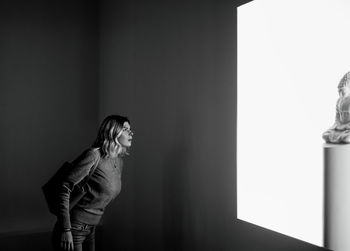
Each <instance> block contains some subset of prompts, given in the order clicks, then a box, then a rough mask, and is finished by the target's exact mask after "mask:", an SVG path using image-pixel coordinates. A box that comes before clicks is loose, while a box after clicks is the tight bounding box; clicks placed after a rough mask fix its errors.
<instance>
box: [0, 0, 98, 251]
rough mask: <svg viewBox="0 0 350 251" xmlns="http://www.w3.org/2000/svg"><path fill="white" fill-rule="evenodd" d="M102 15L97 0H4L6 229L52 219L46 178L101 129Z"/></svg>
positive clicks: (1, 214) (2, 228) (0, 78)
mask: <svg viewBox="0 0 350 251" xmlns="http://www.w3.org/2000/svg"><path fill="white" fill-rule="evenodd" d="M96 16H97V13H96V3H95V2H94V1H90V2H89V1H73V2H72V1H1V2H0V113H1V123H0V159H1V167H0V188H1V189H0V198H1V202H0V222H1V224H0V233H4V232H12V231H27V230H29V231H32V230H33V231H34V230H35V231H36V230H39V229H45V228H46V229H47V228H48V227H49V226H51V224H52V220H53V218H52V216H51V215H50V214H49V213H48V212H47V208H46V205H45V204H44V201H43V196H42V193H41V190H40V186H41V185H42V184H43V183H44V182H45V181H46V180H47V179H48V178H49V176H50V175H52V174H53V172H54V171H55V169H57V168H58V166H59V165H60V164H61V162H63V161H64V160H66V159H71V158H73V157H74V156H75V155H76V154H78V153H79V152H80V151H81V150H82V148H84V147H86V146H88V145H90V143H91V142H92V141H93V139H94V137H95V133H96V128H97V123H98V121H97V112H98V104H97V102H98V94H97V78H98V75H97V72H98V70H97V63H98V61H97V52H98V51H97V18H96ZM0 249H1V248H0Z"/></svg>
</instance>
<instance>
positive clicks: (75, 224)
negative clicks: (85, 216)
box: [71, 221, 95, 230]
mask: <svg viewBox="0 0 350 251" xmlns="http://www.w3.org/2000/svg"><path fill="white" fill-rule="evenodd" d="M94 227H95V225H90V224H85V223H82V222H78V221H72V222H71V228H72V229H75V230H91V229H92V228H94Z"/></svg>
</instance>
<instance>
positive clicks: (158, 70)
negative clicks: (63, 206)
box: [99, 0, 322, 251]
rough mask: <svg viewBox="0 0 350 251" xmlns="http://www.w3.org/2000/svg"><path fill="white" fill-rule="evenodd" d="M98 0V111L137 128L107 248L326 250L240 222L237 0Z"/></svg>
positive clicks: (107, 227)
mask: <svg viewBox="0 0 350 251" xmlns="http://www.w3.org/2000/svg"><path fill="white" fill-rule="evenodd" d="M100 3H101V9H100V26H99V27H100V49H101V53H100V82H99V83H100V97H99V99H100V101H101V102H100V116H101V118H102V117H103V116H105V115H107V114H109V113H122V114H127V115H129V116H130V119H131V123H132V127H133V129H134V130H135V137H134V147H133V149H132V151H131V156H130V157H129V160H127V161H126V169H125V171H124V177H123V186H124V187H123V190H122V193H121V194H120V196H119V197H118V199H117V201H116V203H114V204H112V205H110V208H109V210H108V212H107V213H106V215H105V218H104V231H105V234H104V235H103V237H104V243H105V244H106V247H107V246H109V247H111V248H120V249H122V250H201V251H202V250H249V251H252V250H322V249H319V248H317V247H315V246H312V245H309V244H306V243H303V242H301V241H297V240H295V239H292V238H289V237H286V236H282V235H280V234H277V233H274V232H271V231H268V230H264V229H262V228H260V227H257V226H253V225H251V224H246V223H244V222H240V221H238V220H236V166H235V164H236V149H235V146H236V9H235V2H234V1H225V0H223V1H217V0H202V1H156V0H152V1H142V0H134V1H107V0H105V1H101V2H100ZM238 3H242V1H237V2H236V4H238Z"/></svg>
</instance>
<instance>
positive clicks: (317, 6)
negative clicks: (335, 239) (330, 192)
mask: <svg viewBox="0 0 350 251" xmlns="http://www.w3.org/2000/svg"><path fill="white" fill-rule="evenodd" d="M349 10H350V1H347V0H255V1H252V2H250V3H248V4H245V5H242V6H240V7H239V8H238V34H237V35H238V87H237V88H238V95H237V96H238V108H237V109H238V111H237V113H238V118H237V179H238V180H237V186H238V187H237V200H238V202H237V203H238V208H237V214H238V218H239V219H241V220H244V221H248V222H251V223H254V224H257V225H260V226H262V227H265V228H269V229H271V230H274V231H277V232H280V233H283V234H286V235H289V236H292V237H295V238H298V239H301V240H304V241H307V242H310V243H313V244H316V245H320V246H321V245H323V236H322V235H323V155H322V144H323V140H322V133H323V132H324V131H325V130H327V129H328V128H329V127H330V126H331V125H332V124H333V122H334V119H335V104H336V100H337V98H338V93H337V85H338V83H339V81H340V79H341V78H342V76H343V75H344V74H345V73H346V72H347V71H350V36H349V34H348V31H349V24H350V15H349Z"/></svg>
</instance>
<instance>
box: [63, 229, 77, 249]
mask: <svg viewBox="0 0 350 251" xmlns="http://www.w3.org/2000/svg"><path fill="white" fill-rule="evenodd" d="M61 248H62V249H63V250H66V251H73V250H74V244H73V236H72V232H71V231H66V232H62V235H61Z"/></svg>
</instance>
